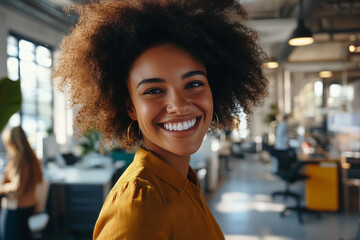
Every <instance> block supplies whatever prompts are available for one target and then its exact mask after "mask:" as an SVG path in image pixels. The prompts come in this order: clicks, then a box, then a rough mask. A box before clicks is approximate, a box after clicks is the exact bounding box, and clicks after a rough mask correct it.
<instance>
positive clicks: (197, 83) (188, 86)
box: [143, 81, 204, 95]
mask: <svg viewBox="0 0 360 240" xmlns="http://www.w3.org/2000/svg"><path fill="white" fill-rule="evenodd" d="M203 85H204V83H203V82H201V81H192V82H189V83H187V84H186V85H185V89H191V88H197V87H200V86H203ZM163 92H164V90H163V89H161V88H150V89H148V90H146V91H145V92H144V93H143V94H144V95H147V94H150V95H151V94H159V93H163Z"/></svg>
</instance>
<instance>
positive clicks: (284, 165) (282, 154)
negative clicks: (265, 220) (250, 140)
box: [267, 147, 320, 223]
mask: <svg viewBox="0 0 360 240" xmlns="http://www.w3.org/2000/svg"><path fill="white" fill-rule="evenodd" d="M267 150H268V151H269V153H270V155H271V156H272V157H273V159H274V161H275V162H276V169H275V172H274V173H275V174H276V175H277V176H278V177H280V178H281V179H282V180H284V181H285V184H286V187H285V191H276V192H273V193H272V197H273V198H275V197H276V196H283V197H284V198H285V199H286V198H287V197H292V198H294V199H295V200H296V205H295V206H293V207H286V208H285V209H284V210H283V211H282V212H281V213H280V215H281V216H282V217H283V216H285V213H286V212H288V211H295V212H296V213H297V216H298V220H299V222H300V223H303V218H302V214H303V213H305V212H308V213H314V214H316V215H317V217H318V218H320V214H319V213H318V212H316V211H312V210H309V209H307V208H306V207H303V206H302V205H301V199H300V195H299V194H298V193H295V192H293V191H291V190H290V185H291V184H293V183H295V182H297V181H305V180H306V179H307V178H308V176H307V175H305V174H302V173H301V172H300V170H301V169H302V167H303V166H304V164H303V163H301V162H299V161H298V160H297V157H296V152H295V151H294V149H292V148H289V149H287V150H277V149H274V148H272V147H267Z"/></svg>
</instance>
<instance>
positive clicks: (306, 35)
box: [289, 0, 314, 47]
mask: <svg viewBox="0 0 360 240" xmlns="http://www.w3.org/2000/svg"><path fill="white" fill-rule="evenodd" d="M299 5H300V14H299V20H298V25H297V28H296V29H295V31H294V32H293V34H292V35H291V37H290V40H289V45H291V46H296V47H297V46H306V45H310V44H312V43H313V42H314V38H313V37H312V33H311V31H310V30H309V29H308V28H307V27H306V26H305V24H304V20H303V17H304V15H303V4H302V0H300V4H299Z"/></svg>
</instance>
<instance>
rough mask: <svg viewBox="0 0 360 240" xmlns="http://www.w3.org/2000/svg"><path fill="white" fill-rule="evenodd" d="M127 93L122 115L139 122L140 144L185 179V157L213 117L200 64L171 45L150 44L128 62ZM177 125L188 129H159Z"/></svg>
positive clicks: (199, 139)
mask: <svg viewBox="0 0 360 240" xmlns="http://www.w3.org/2000/svg"><path fill="white" fill-rule="evenodd" d="M128 89H129V93H130V97H131V101H132V106H131V108H130V109H129V111H128V114H129V116H130V118H131V119H133V120H136V121H138V123H139V126H140V129H141V132H142V137H143V139H142V146H143V147H144V148H145V149H147V150H149V151H151V152H153V153H154V154H155V155H157V156H158V157H160V158H161V159H162V160H163V161H165V162H166V163H168V164H169V165H171V166H172V167H174V168H175V169H176V170H177V171H178V172H179V173H181V174H182V175H183V176H185V177H186V176H187V174H188V169H189V161H190V155H191V154H193V153H194V152H196V151H197V150H198V149H199V147H200V145H201V143H202V140H203V138H204V136H205V134H206V132H207V130H208V128H209V126H210V123H211V119H212V115H213V98H212V93H211V89H210V86H209V83H208V80H207V77H206V68H205V66H204V65H203V64H202V63H201V62H200V61H198V60H197V59H196V58H195V57H194V56H192V55H191V54H190V53H189V52H187V51H186V50H184V49H182V48H180V47H177V46H176V45H174V44H162V45H159V46H153V47H151V48H149V49H148V50H146V51H145V52H143V53H142V54H141V55H140V56H139V57H138V58H137V59H136V60H135V61H134V63H133V65H132V67H131V69H130V72H129V79H128ZM195 119H196V123H195V124H194V126H192V124H191V121H194V120H195ZM179 122H181V123H184V122H186V124H183V126H184V125H185V126H186V125H188V126H186V128H188V129H184V130H176V131H175V130H170V129H166V128H165V124H171V125H174V124H175V123H179ZM190 126H191V127H190Z"/></svg>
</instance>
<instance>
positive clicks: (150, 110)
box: [136, 101, 160, 124]
mask: <svg viewBox="0 0 360 240" xmlns="http://www.w3.org/2000/svg"><path fill="white" fill-rule="evenodd" d="M159 107H160V106H159V104H154V103H153V102H151V101H142V102H138V104H137V105H136V113H137V118H138V120H139V119H140V121H141V122H142V123H143V124H149V123H152V121H153V120H154V118H155V116H156V114H157V112H158V110H159Z"/></svg>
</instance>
